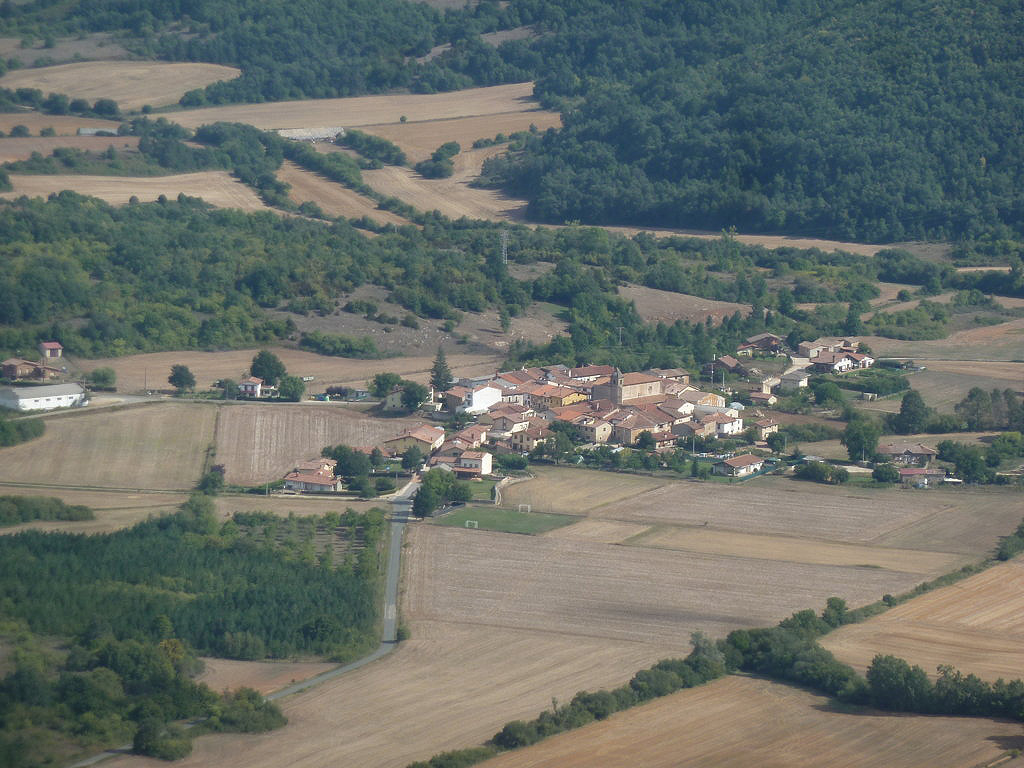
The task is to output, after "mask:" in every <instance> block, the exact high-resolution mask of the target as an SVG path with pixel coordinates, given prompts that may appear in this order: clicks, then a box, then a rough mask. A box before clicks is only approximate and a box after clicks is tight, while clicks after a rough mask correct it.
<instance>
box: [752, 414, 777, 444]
mask: <svg viewBox="0 0 1024 768" xmlns="http://www.w3.org/2000/svg"><path fill="white" fill-rule="evenodd" d="M754 428H755V429H756V430H757V439H758V440H760V441H762V442H764V440H766V439H767V438H768V435H774V434H775V433H776V432H778V431H779V422H777V421H775V419H759V420H758V421H755V422H754Z"/></svg>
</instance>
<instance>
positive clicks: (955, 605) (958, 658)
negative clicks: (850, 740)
mask: <svg viewBox="0 0 1024 768" xmlns="http://www.w3.org/2000/svg"><path fill="white" fill-rule="evenodd" d="M1017 511H1018V513H1020V511H1021V508H1020V505H1018V509H1017ZM821 644H822V645H823V646H824V647H826V648H827V649H828V650H830V651H832V653H834V654H835V655H836V657H837V658H838V659H840V660H841V661H845V662H846V663H848V664H851V665H853V666H854V667H856V668H858V669H861V670H864V669H866V668H867V666H868V665H869V664H870V663H871V659H872V658H874V656H875V654H877V653H889V654H893V655H895V656H900V657H902V658H904V659H906V660H907V661H909V662H910V663H911V664H917V665H919V666H921V667H922V668H923V669H924V670H925V671H926V672H928V673H929V674H931V675H934V674H935V670H936V667H937V666H938V665H939V664H952V665H953V666H955V667H957V668H958V669H960V670H962V671H963V672H964V673H965V674H966V673H973V674H975V675H977V676H978V677H981V678H983V679H985V680H990V681H994V680H996V679H997V678H1000V677H1002V678H1004V679H1006V680H1011V679H1014V678H1018V677H1021V670H1022V669H1024V562H1021V561H1019V560H1013V561H1010V562H1007V563H1004V564H1001V565H998V566H996V567H994V568H990V569H988V570H986V571H983V572H981V573H979V574H976V575H974V576H971V577H970V578H969V579H966V580H964V581H961V582H959V583H957V584H955V585H953V586H951V587H946V588H944V589H939V590H935V591H934V592H930V593H928V594H926V595H923V596H921V597H918V598H915V599H914V600H911V601H909V602H906V603H904V604H902V605H899V606H897V607H895V608H893V609H891V610H889V611H886V612H885V613H883V614H881V615H879V616H875V617H874V618H872V619H870V620H868V621H866V622H864V623H862V624H849V625H847V626H845V627H842V628H841V629H839V630H837V631H836V632H834V633H831V634H829V635H826V636H825V637H824V638H823V639H822V642H821Z"/></svg>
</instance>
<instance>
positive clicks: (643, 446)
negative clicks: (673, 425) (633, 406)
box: [636, 429, 655, 451]
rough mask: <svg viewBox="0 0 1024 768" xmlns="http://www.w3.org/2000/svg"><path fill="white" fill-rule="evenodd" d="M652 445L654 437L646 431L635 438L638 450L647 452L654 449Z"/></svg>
mask: <svg viewBox="0 0 1024 768" xmlns="http://www.w3.org/2000/svg"><path fill="white" fill-rule="evenodd" d="M654 445H655V444H654V435H652V434H651V433H650V432H648V431H647V430H646V429H645V430H644V431H643V432H641V433H640V434H639V435H637V436H636V447H637V448H639V449H640V450H643V451H649V450H651V449H652V448H654Z"/></svg>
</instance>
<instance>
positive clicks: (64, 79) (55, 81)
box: [0, 61, 242, 110]
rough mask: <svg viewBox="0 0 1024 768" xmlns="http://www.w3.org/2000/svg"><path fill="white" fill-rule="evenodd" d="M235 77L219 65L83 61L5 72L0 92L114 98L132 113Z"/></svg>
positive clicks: (0, 80)
mask: <svg viewBox="0 0 1024 768" xmlns="http://www.w3.org/2000/svg"><path fill="white" fill-rule="evenodd" d="M240 74H242V73H241V70H238V69H235V68H234V67H223V66H221V65H219V64H199V63H192V62H176V63H170V62H157V61H83V62H78V63H75V64H58V65H57V66H53V67H37V68H32V69H18V70H15V71H13V72H8V73H7V74H6V75H4V76H3V77H2V78H0V88H11V89H14V88H38V89H39V90H41V91H43V93H64V94H67V95H68V96H70V97H71V98H72V99H87V100H89V101H95V100H96V99H113V100H114V101H116V102H117V105H118V106H119V107H120V108H121V109H122V110H134V109H141V108H142V107H143V106H144V105H145V104H149V105H151V106H154V107H161V106H164V105H166V104H176V103H177V101H178V99H180V98H181V97H182V96H184V95H185V93H186V92H187V91H191V90H193V89H194V88H204V87H206V86H207V85H209V84H210V83H215V82H217V81H219V80H232V79H234V78H236V77H238V76H239V75H240Z"/></svg>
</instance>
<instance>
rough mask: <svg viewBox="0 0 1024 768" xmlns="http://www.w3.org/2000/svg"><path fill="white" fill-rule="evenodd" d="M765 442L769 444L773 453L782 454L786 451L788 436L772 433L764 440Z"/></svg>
mask: <svg viewBox="0 0 1024 768" xmlns="http://www.w3.org/2000/svg"><path fill="white" fill-rule="evenodd" d="M764 441H765V442H766V443H768V447H769V448H771V449H772V453H782V452H783V451H784V450H786V444H787V441H786V436H785V435H784V434H782V433H781V432H772V433H771V434H770V435H768V437H766V438H765V439H764Z"/></svg>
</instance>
